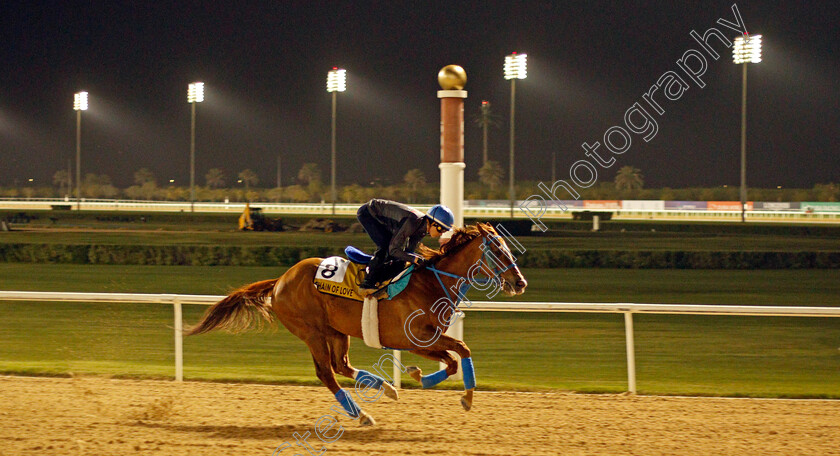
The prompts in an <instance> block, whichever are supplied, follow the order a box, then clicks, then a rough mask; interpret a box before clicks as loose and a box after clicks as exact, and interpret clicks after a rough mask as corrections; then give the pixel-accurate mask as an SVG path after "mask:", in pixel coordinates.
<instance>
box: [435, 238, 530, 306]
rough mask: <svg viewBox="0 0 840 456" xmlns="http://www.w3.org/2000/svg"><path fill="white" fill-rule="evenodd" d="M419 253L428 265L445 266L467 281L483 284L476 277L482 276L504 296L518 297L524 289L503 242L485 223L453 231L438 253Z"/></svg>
mask: <svg viewBox="0 0 840 456" xmlns="http://www.w3.org/2000/svg"><path fill="white" fill-rule="evenodd" d="M419 252H420V254H421V255H423V257H424V258H426V259H428V260H430V261H431V262H432V264H438V263H439V262H440V263H441V264H444V263H445V266H444V269H445V270H448V271H450V272H457V273H458V274H463V276H464V277H465V278H467V279H469V280H470V281H471V282H472V281H474V280H477V281H481V284H482V285H487V284H488V283H489V282H488V279H480V278H478V277H476V276H477V275H481V274H483V275H486V276H488V277H489V278H490V279H489V280H491V281H492V282H493V283H495V284H496V285H498V286H500V287H501V289H502V291H503V292H504V293H505V294H506V295H508V296H513V295H518V294H522V293H524V292H525V287H527V286H528V281H527V280H525V277H524V276H523V275H522V272H521V271H520V270H519V267H518V266H517V265H516V258H514V256H513V254H512V253H511V251H510V249H509V248H508V246H507V243H505V239H504V238H503V237H502V236H499V233H497V232H496V230H495V229H493V227H492V226H491V225H490V224H487V223H481V222H479V223H476V224H475V225H471V226H467V227H464V228H457V229H455V230H454V231H453V232H452V234H451V236H450V237H449V238H448V240H446V241H445V242H444V243H443V244H442V245H441V248H440V249H439V250H434V249H430V248H428V247H426V246H423V245H421V246H420V251H419ZM473 285H476V283H473ZM476 286H478V285H476ZM478 288H480V289H484V287H483V286H482V287H478Z"/></svg>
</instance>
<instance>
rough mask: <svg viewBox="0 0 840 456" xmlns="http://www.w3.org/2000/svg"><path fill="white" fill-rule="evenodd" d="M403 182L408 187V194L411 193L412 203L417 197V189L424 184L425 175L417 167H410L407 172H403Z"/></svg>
mask: <svg viewBox="0 0 840 456" xmlns="http://www.w3.org/2000/svg"><path fill="white" fill-rule="evenodd" d="M403 182H405V184H406V186H407V187H408V191H409V194H410V195H411V202H412V203H413V202H414V201H415V199H416V198H417V190H419V189H420V188H422V187H423V186H424V185H426V175H424V174H423V171H421V170H419V169H417V168H414V169H410V170H408V172H407V173H405V176H403Z"/></svg>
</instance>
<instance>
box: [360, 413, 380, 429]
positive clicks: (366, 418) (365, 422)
mask: <svg viewBox="0 0 840 456" xmlns="http://www.w3.org/2000/svg"><path fill="white" fill-rule="evenodd" d="M359 424H361V425H362V426H373V425H375V424H376V421H374V420H373V417H372V416H370V415H368V414H367V413H365V412H360V413H359Z"/></svg>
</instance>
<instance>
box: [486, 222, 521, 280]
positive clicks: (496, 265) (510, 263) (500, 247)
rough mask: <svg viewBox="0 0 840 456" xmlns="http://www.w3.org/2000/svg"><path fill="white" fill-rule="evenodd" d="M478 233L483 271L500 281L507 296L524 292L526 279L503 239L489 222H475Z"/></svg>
mask: <svg viewBox="0 0 840 456" xmlns="http://www.w3.org/2000/svg"><path fill="white" fill-rule="evenodd" d="M476 228H478V232H479V233H480V236H479V237H480V238H481V239H482V241H481V246H480V248H481V250H482V257H481V258H482V261H483V263H484V265H483V268H484V269H485V272H487V273H488V274H490V275H492V276H493V277H496V278H497V279H498V280H499V281H500V282H501V287H502V291H503V292H504V293H505V294H506V295H508V296H514V295H520V294H522V293H524V292H525V287H527V286H528V281H527V280H525V276H523V275H522V271H520V270H519V266H517V265H516V258H514V256H513V253H511V251H510V248H508V246H507V243H506V242H505V239H504V238H503V237H502V236H500V235H499V233H497V232H496V230H495V229H493V227H492V226H491V225H490V224H489V223H481V222H479V223H476Z"/></svg>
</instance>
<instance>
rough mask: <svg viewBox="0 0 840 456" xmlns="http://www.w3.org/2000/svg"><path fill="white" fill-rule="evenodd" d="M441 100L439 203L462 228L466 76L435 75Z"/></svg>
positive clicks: (453, 68) (450, 70) (454, 68)
mask: <svg viewBox="0 0 840 456" xmlns="http://www.w3.org/2000/svg"><path fill="white" fill-rule="evenodd" d="M438 82H439V83H440V87H441V89H443V90H439V91H438V98H440V165H438V166H439V168H440V203H441V204H443V205H445V206H447V207H449V208H450V209H452V213H453V214H454V215H455V226H456V227H462V226H464V169H465V168H466V166H467V165H466V164H465V163H464V99H466V98H467V91H466V90H464V85H465V84H466V83H467V73H466V72H465V71H464V69H463V68H461V67H460V66H458V65H447V66H445V67H443V69H441V70H440V72H439V73H438Z"/></svg>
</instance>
